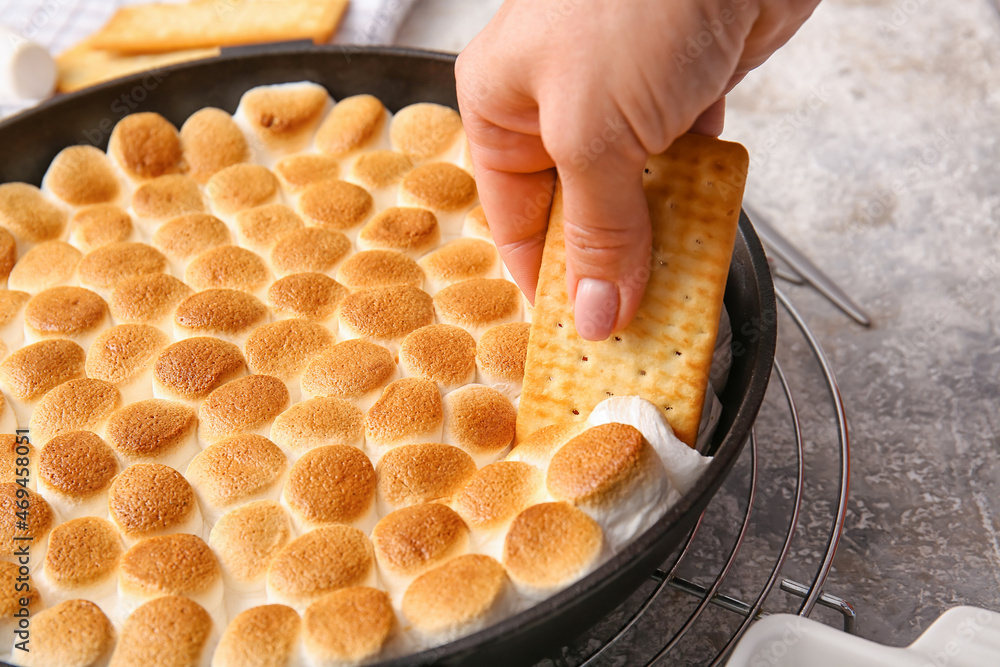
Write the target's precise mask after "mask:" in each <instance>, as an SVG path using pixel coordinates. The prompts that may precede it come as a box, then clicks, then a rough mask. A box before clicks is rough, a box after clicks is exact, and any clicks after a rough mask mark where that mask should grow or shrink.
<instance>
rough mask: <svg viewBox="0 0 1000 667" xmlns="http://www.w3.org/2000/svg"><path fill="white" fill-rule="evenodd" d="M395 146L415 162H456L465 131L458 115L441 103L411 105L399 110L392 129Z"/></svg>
mask: <svg viewBox="0 0 1000 667" xmlns="http://www.w3.org/2000/svg"><path fill="white" fill-rule="evenodd" d="M389 135H390V139H391V140H392V147H393V148H394V149H396V150H397V151H402V152H403V153H406V154H407V155H409V156H410V157H411V158H413V160H414V161H415V162H426V161H428V160H455V159H457V158H458V157H459V152H460V151H461V149H462V144H463V143H464V140H465V132H464V131H463V130H462V119H461V118H460V117H459V115H458V112H457V111H455V110H454V109H451V108H449V107H446V106H442V105H440V104H429V103H419V104H411V105H410V106H408V107H404V108H402V109H400V110H399V111H398V112H397V113H396V115H395V116H394V117H393V119H392V125H391V126H390V128H389Z"/></svg>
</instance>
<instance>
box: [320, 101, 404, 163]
mask: <svg viewBox="0 0 1000 667" xmlns="http://www.w3.org/2000/svg"><path fill="white" fill-rule="evenodd" d="M387 115H388V114H387V112H386V109H385V107H384V106H383V105H382V102H381V101H379V99H378V98H376V97H373V96H372V95H354V96H353V97H345V98H344V99H342V100H340V101H339V102H337V104H335V105H334V107H333V109H331V110H330V113H329V114H328V115H327V117H326V118H325V119H324V120H323V124H322V125H320V127H319V130H317V131H316V147H317V148H319V150H320V151H322V152H324V153H328V154H330V155H333V156H337V157H341V156H346V155H350V154H352V153H354V152H355V151H359V150H364V149H365V148H369V147H371V146H372V145H373V144H375V143H376V142H377V141H378V139H379V137H380V136H381V134H382V129H383V127H384V126H385V119H386V116H387Z"/></svg>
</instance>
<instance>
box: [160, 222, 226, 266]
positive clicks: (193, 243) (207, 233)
mask: <svg viewBox="0 0 1000 667" xmlns="http://www.w3.org/2000/svg"><path fill="white" fill-rule="evenodd" d="M152 243H153V246H154V247H155V248H156V249H157V250H159V251H160V252H162V253H163V254H164V255H165V256H166V258H167V259H168V260H169V261H170V267H171V270H173V271H174V273H176V274H177V275H178V276H183V275H184V271H185V270H186V269H187V267H188V264H190V263H191V260H193V259H194V258H195V257H197V256H198V255H200V254H202V253H203V252H206V251H208V250H210V249H212V248H215V247H217V246H221V245H225V244H227V243H230V236H229V228H228V227H226V223H224V222H222V220H219V219H218V218H216V217H215V216H214V215H209V214H208V213H188V214H187V215H180V216H177V217H176V218H172V219H171V220H168V221H167V222H166V223H164V224H163V225H161V226H160V228H159V229H157V230H156V233H155V234H153V240H152Z"/></svg>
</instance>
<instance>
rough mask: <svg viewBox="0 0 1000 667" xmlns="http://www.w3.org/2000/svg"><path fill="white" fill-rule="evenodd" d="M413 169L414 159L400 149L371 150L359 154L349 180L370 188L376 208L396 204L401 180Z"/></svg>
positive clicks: (381, 208)
mask: <svg viewBox="0 0 1000 667" xmlns="http://www.w3.org/2000/svg"><path fill="white" fill-rule="evenodd" d="M411 169H413V160H412V159H410V156H409V155H407V154H406V153H400V152H399V151H371V152H370V153H365V154H363V155H359V156H358V159H357V160H356V161H355V162H354V164H353V165H352V166H351V172H350V173H349V174H348V175H347V180H348V181H350V182H351V183H357V184H358V185H360V186H361V187H363V188H364V189H365V190H368V192H370V193H371V194H372V197H373V198H374V199H375V208H376V210H379V211H382V210H385V209H387V208H389V207H390V206H395V205H396V200H397V194H398V192H399V187H398V186H399V182H400V181H401V180H403V177H404V176H406V174H407V173H409V172H410V170H411Z"/></svg>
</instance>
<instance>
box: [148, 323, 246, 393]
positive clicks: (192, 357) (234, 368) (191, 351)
mask: <svg viewBox="0 0 1000 667" xmlns="http://www.w3.org/2000/svg"><path fill="white" fill-rule="evenodd" d="M245 374H246V364H245V363H244V361H243V354H242V353H241V352H240V348H238V347H236V346H235V345H233V344H232V343H227V342H226V341H224V340H219V339H218V338H213V337H211V336H197V337H194V338H186V339H184V340H181V341H177V342H176V343H174V344H173V345H171V346H169V347H168V348H166V349H165V350H164V351H163V352H161V353H160V355H159V356H158V357H157V358H156V362H155V364H154V366H153V392H154V393H155V394H156V395H157V396H158V397H161V398H170V399H176V400H181V401H186V402H189V403H197V402H199V401H201V400H203V399H204V398H206V397H207V396H208V395H209V394H210V393H212V392H213V391H215V390H216V389H218V388H219V387H221V386H222V385H223V384H225V383H227V382H229V381H231V380H235V379H237V378H239V377H242V376H243V375H245Z"/></svg>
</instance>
